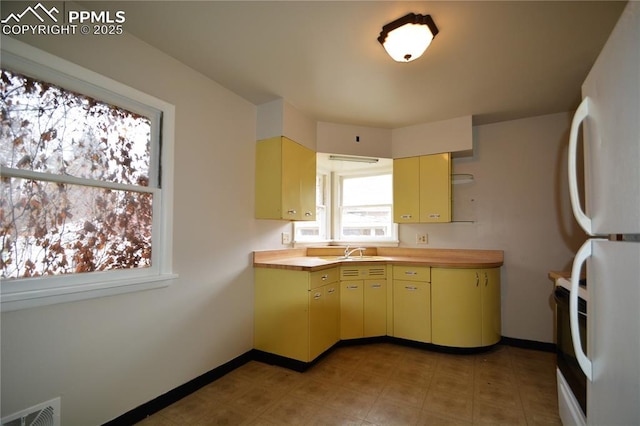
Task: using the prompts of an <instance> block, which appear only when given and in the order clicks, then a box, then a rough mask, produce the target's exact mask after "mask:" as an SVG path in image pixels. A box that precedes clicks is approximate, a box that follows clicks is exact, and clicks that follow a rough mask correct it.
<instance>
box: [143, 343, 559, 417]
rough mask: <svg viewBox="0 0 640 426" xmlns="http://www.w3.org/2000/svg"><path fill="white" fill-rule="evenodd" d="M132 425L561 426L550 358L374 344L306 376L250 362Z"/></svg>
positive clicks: (352, 349)
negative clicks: (447, 352)
mask: <svg viewBox="0 0 640 426" xmlns="http://www.w3.org/2000/svg"><path fill="white" fill-rule="evenodd" d="M139 425H141V426H149V425H159V426H165V425H265V426H267V425H268V426H273V425H369V426H373V425H397V426H404V425H510V426H511V425H561V422H560V418H559V416H558V402H557V394H556V378H555V354H553V353H548V352H540V351H535V350H528V349H520V348H515V347H510V346H497V347H495V348H494V349H493V350H491V351H489V352H484V353H480V354H473V355H451V354H444V353H439V352H432V351H428V350H423V349H418V348H411V347H405V346H401V345H395V344H392V343H376V344H368V345H358V346H346V347H340V348H337V349H335V350H334V351H332V352H331V353H330V354H329V355H328V356H327V357H325V358H324V359H323V360H322V361H320V362H319V363H318V364H317V365H315V366H314V367H312V368H311V369H309V370H307V371H306V372H304V373H297V372H294V371H291V370H287V369H285V368H281V367H276V366H273V365H267V364H263V363H260V362H256V361H251V362H249V363H247V364H245V365H243V366H242V367H240V368H238V369H236V370H234V371H232V372H231V373H229V374H227V375H226V376H224V377H222V378H220V379H218V380H216V381H215V382H213V383H211V384H209V385H207V386H205V387H203V388H201V389H200V390H198V391H197V392H195V393H193V394H191V395H189V396H187V397H186V398H184V399H182V400H180V401H178V402H176V403H175V404H173V405H171V406H169V407H167V408H165V409H164V410H162V411H159V412H158V413H156V414H154V415H153V416H151V417H148V418H147V419H145V420H144V421H142V422H141V423H139Z"/></svg>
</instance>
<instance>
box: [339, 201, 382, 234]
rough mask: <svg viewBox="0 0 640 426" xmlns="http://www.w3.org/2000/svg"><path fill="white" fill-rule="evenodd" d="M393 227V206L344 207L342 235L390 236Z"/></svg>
mask: <svg viewBox="0 0 640 426" xmlns="http://www.w3.org/2000/svg"><path fill="white" fill-rule="evenodd" d="M392 227H393V223H392V214H391V206H388V205H387V206H355V207H343V208H342V226H341V228H342V237H346V238H355V237H365V238H389V237H391V236H392V232H393V228H392Z"/></svg>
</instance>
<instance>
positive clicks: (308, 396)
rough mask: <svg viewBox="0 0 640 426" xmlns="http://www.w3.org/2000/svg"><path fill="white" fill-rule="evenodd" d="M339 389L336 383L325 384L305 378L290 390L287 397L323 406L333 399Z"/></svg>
mask: <svg viewBox="0 0 640 426" xmlns="http://www.w3.org/2000/svg"><path fill="white" fill-rule="evenodd" d="M339 387H340V386H339V385H338V384H336V383H331V382H325V381H322V380H317V379H315V378H305V380H302V381H300V382H299V383H298V384H297V385H296V386H295V387H294V388H293V389H291V391H290V392H289V395H291V396H293V397H296V398H299V399H304V400H308V401H312V402H316V403H318V404H324V403H326V402H327V401H329V400H330V399H332V398H333V396H334V395H335V394H336V391H337V389H339Z"/></svg>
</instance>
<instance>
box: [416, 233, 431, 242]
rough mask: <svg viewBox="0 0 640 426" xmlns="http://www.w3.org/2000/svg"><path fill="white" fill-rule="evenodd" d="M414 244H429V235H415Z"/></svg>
mask: <svg viewBox="0 0 640 426" xmlns="http://www.w3.org/2000/svg"><path fill="white" fill-rule="evenodd" d="M416 244H429V235H428V234H416Z"/></svg>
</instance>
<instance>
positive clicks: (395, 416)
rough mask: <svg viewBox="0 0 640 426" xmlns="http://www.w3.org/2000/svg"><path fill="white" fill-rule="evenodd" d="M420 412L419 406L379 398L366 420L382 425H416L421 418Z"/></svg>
mask: <svg viewBox="0 0 640 426" xmlns="http://www.w3.org/2000/svg"><path fill="white" fill-rule="evenodd" d="M420 413H421V411H420V409H419V408H417V407H412V406H410V405H406V404H399V403H397V402H393V401H388V400H385V399H378V400H377V401H376V402H375V404H373V407H371V410H370V411H369V414H367V417H366V420H367V421H368V422H371V423H373V424H376V425H380V426H384V425H393V426H399V425H414V424H416V423H417V421H418V419H419V418H420Z"/></svg>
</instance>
